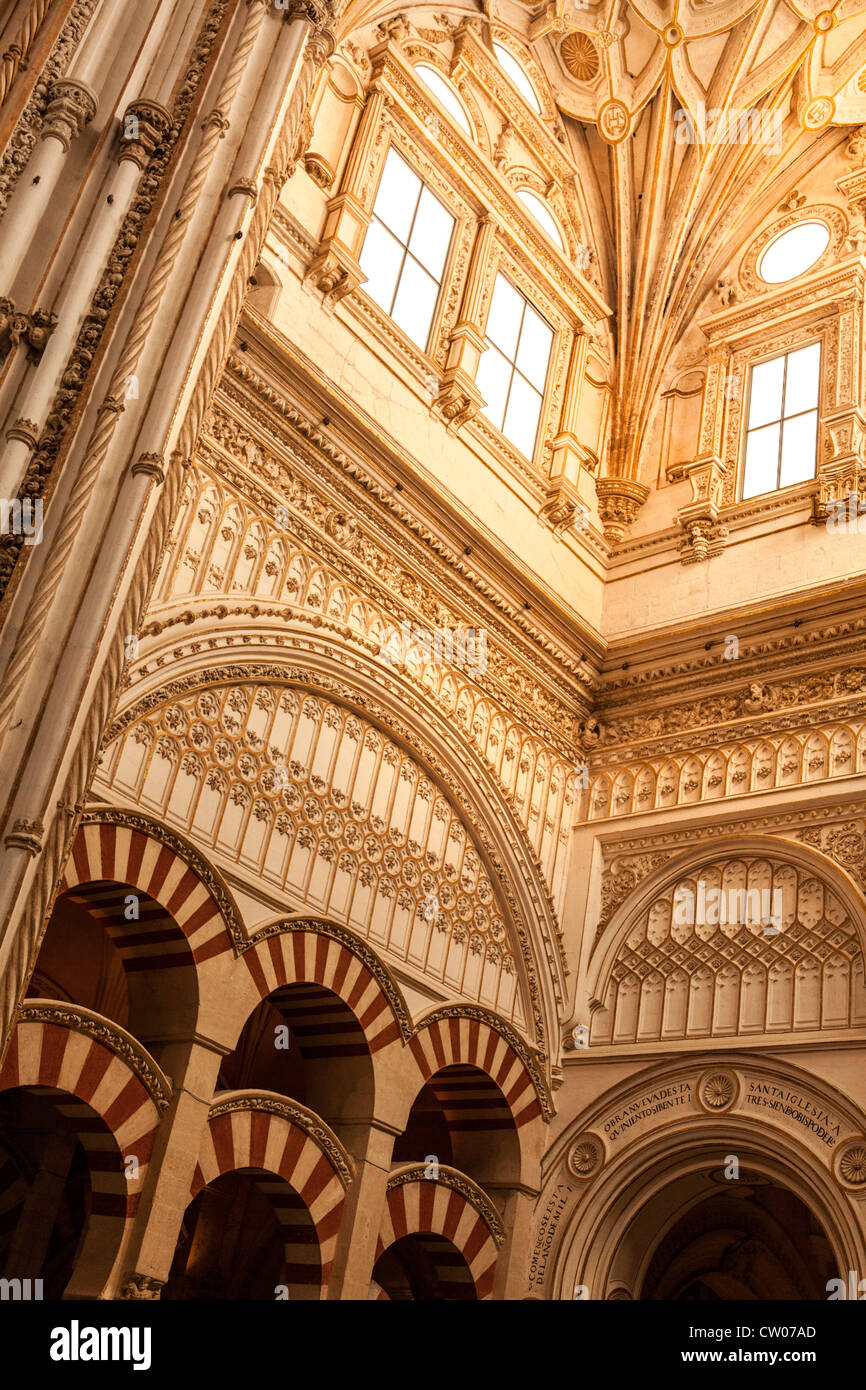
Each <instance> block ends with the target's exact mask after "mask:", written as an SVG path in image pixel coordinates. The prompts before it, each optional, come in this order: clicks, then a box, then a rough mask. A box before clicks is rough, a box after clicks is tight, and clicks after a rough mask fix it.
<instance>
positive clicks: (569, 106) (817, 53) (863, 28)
mask: <svg viewBox="0 0 866 1390" xmlns="http://www.w3.org/2000/svg"><path fill="white" fill-rule="evenodd" d="M461 10H462V17H463V18H464V19H466V18H468V19H469V22H470V23H473V24H475V25H477V26H478V32H479V34H481V35H485V36H486V37H487V38H488V40H489V38H490V37H491V35H492V34H493V33H494V32H495V30H496V29H497V28H499V29H500V31H501V29H503V28H504V29H505V30H507V31H509V32H510V33H511V34H512V35H514V36H515V38H517V39H518V40H520V41H522V43H524V44H526V45H527V48H528V52H529V53H530V54H531V59H532V61H533V62H534V64H535V65H536V70H537V71H543V72H544V75H545V77H546V78H547V80H548V82H549V84H550V89H551V93H552V95H553V98H554V99H555V101H556V104H557V106H558V108H559V112H560V113H561V116H562V122H563V126H564V135H565V141H564V143H565V144H566V147H568V148H570V150H571V152H572V155H573V158H574V164H575V175H576V186H577V188H578V190H579V195H580V200H581V204H582V206H583V207H584V208H585V210H586V220H587V226H586V229H585V235H586V241H587V243H588V244H589V245H590V247H591V249H592V253H593V256H594V262H595V267H597V271H598V276H599V279H600V288H601V290H602V293H603V294H604V297H605V299H606V300H607V302H608V303H609V304H610V305H611V306H612V307H613V309H614V314H613V316H612V319H611V322H610V325H609V329H610V340H609V345H610V356H611V359H612V371H613V376H614V382H615V388H616V389H615V392H614V415H613V419H612V422H611V425H612V429H611V438H610V455H609V463H608V469H609V472H611V473H615V474H619V475H620V476H624V477H635V478H636V477H637V476H638V458H639V457H640V453H641V448H642V445H643V444H644V443H645V440H646V431H647V428H648V425H649V423H650V420H651V416H652V405H653V402H654V400H655V399H656V397H657V393H658V391H659V389H660V387H661V386H662V384H663V380H664V377H665V374H666V373H667V374H668V375H670V372H671V369H672V363H673V360H674V355H675V352H676V349H677V347H678V345H679V344H681V343H682V342H683V340H684V338H685V337H686V335H687V334H688V332H689V329H690V327H691V326H692V325H693V323H694V321H695V319H696V317H697V316H698V315H699V314H705V313H707V312H708V311H710V310H712V309H717V308H718V307H719V303H720V301H719V298H718V297H717V295H718V293H719V291H721V294H722V301H721V302H723V303H729V302H731V301H732V300H733V298H735V297H736V295H737V294H738V292H739V287H738V286H737V285H736V283H733V284H730V283H724V282H723V283H722V284H721V286H720V280H722V277H725V281H727V279H728V277H730V279H731V280H734V281H735V280H736V275H735V273H732V270H731V267H732V264H733V263H734V261H735V258H736V257H738V256H739V255H740V254H742V252H743V250H744V249H745V247H746V246H747V244H748V242H749V241H750V239H751V238H752V237H753V236H754V235H755V233H756V230H757V229H758V228H759V227H760V225H761V224H762V222H766V221H767V219H768V218H770V217H771V216H772V215H773V214H775V215H776V216H779V215H781V213H782V212H783V211H784V209H785V208H786V207H788V206H789V205H791V206H794V205H796V203H797V200H798V199H799V201H800V202H802V201H803V199H804V194H805V197H806V198H807V199H809V200H812V191H813V190H814V187H815V185H816V173H817V171H818V170H819V167H820V166H822V165H824V164H825V163H828V164H830V165H832V173H833V176H834V177H837V178H838V177H839V175H840V174H844V173H845V172H846V169H847V170H849V171H850V170H851V169H852V167H859V166H860V165H861V164H862V163H863V161H864V155H866V140H863V139H862V138H860V137H859V136H857V135H856V130H857V127H858V126H859V124H860V123H861V122H866V12H864V10H863V7H862V0H842V3H840V4H837V5H836V6H835V7H827V5H826V4H825V0H800V2H799V3H796V0H667V3H661V2H657V0H601V3H596V4H592V3H584V2H583V0H577V3H575V0H552V3H549V4H546V5H540V6H539V5H534V6H532V5H523V4H519V3H515V0H484V11H485V16H486V21H487V22H486V23H485V19H484V17H482V15H481V14H480V13H479V10H478V9H476V8H475V7H474V6H472V7H470V6H467V7H465V8H464V7H459V8H457V7H452V8H451V9H450V14H451V15H452V16H453V17H454V18H455V19H459V18H460V17H461V13H460V11H461ZM398 12H400V13H402V14H404V15H405V16H406V17H407V19H408V20H409V21H410V22H411V23H413V24H417V25H423V24H425V23H427V24H429V23H430V15H429V8H428V7H426V6H425V7H420V6H412V5H408V4H404V5H402V6H397V5H394V4H391V5H387V6H383V5H381V4H379V5H371V4H369V3H363V2H362V3H359V4H357V5H350V6H349V7H348V9H347V10H346V11H345V12H344V16H343V21H342V24H341V31H342V33H343V34H344V35H348V34H349V33H350V32H353V31H357V30H358V29H359V28H360V27H364V28H366V27H367V26H370V25H372V24H375V22H376V21H377V20H381V19H382V18H385V17H387V16H390V15H394V14H396V13H398ZM422 14H423V15H424V16H425V18H423V19H422V18H420V17H419V18H417V20H416V18H415V16H416V15H417V16H420V15H422ZM438 18H440V19H441V18H442V17H441V16H439V17H438ZM741 132H742V133H743V134H745V135H746V138H742V134H741ZM852 137H853V138H852ZM846 155H848V156H849V160H853V161H854V163H853V166H852V163H851V162H849V160H846V158H845V156H846ZM824 182H826V178H825V180H824ZM829 188H830V191H831V193H832V194H833V196H834V197H835V198H836V200H837V201H838V202H841V203H842V204H843V205H844V198H842V197H841V196H840V195H839V194H838V193H837V191H836V189H835V188H834V186H833V183H832V181H831V182H830V184H829ZM792 200H793V201H792ZM852 211H853V220H854V221H855V222H856V223H857V224H858V225H859V226H862V215H861V214H860V213H859V210H858V209H857V208H856V207H854V208H853V210H852ZM689 341H690V342H692V343H694V344H696V345H697V348H698V350H700V344H701V342H702V341H703V340H702V338H701V335H699V334H695V333H694V330H693V331H692V334H691V338H690V340H689Z"/></svg>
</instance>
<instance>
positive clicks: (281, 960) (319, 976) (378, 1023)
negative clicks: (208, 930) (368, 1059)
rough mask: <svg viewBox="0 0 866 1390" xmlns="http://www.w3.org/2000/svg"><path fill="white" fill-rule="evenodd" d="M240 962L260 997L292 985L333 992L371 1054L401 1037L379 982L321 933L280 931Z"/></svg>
mask: <svg viewBox="0 0 866 1390" xmlns="http://www.w3.org/2000/svg"><path fill="white" fill-rule="evenodd" d="M243 959H244V961H245V962H246V965H247V968H248V969H249V972H250V974H251V976H252V978H253V981H254V982H255V985H256V988H257V989H258V991H259V994H260V995H261V997H262V998H263V999H264V998H266V997H267V996H268V995H269V994H272V993H273V992H274V990H276V989H280V988H281V987H282V986H284V985H291V984H299V983H305V984H317V985H321V986H322V987H323V988H325V989H329V990H331V992H332V993H333V994H336V995H337V996H338V998H340V999H342V1001H343V1003H344V1004H346V1006H347V1007H348V1008H349V1009H351V1011H352V1013H353V1014H354V1015H355V1017H356V1018H357V1020H358V1023H359V1024H360V1026H361V1028H362V1030H363V1032H364V1037H365V1038H366V1041H367V1046H368V1048H369V1050H370V1053H371V1054H373V1053H376V1052H379V1051H380V1050H381V1049H382V1048H383V1047H387V1046H388V1044H389V1043H392V1042H396V1041H397V1040H398V1039H399V1038H400V1037H401V1033H400V1026H399V1024H398V1022H397V1019H396V1018H395V1016H394V1011H393V1009H392V1008H391V1004H390V1002H389V1000H388V997H387V995H386V994H385V992H384V990H383V989H382V987H381V985H380V984H379V982H378V981H377V980H376V978H375V977H374V976H373V975H372V974H371V973H370V971H369V970H368V969H367V967H366V965H365V964H364V962H363V961H362V960H361V959H360V958H359V957H358V956H357V955H355V954H354V952H353V951H350V950H349V948H348V947H347V946H344V945H343V943H342V942H341V941H337V940H336V939H335V938H334V937H331V936H328V935H327V934H326V933H324V932H316V931H284V932H280V933H279V934H277V935H274V936H269V937H266V938H265V939H264V940H263V941H260V942H258V943H257V945H256V946H255V947H254V948H253V949H252V950H249V951H245V952H244V956H243Z"/></svg>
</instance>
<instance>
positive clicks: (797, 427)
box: [743, 343, 821, 499]
mask: <svg viewBox="0 0 866 1390" xmlns="http://www.w3.org/2000/svg"><path fill="white" fill-rule="evenodd" d="M820 379H821V344H820V343H810V344H809V346H808V347H803V348H797V350H796V352H786V353H784V354H783V356H781V357H773V358H771V359H770V361H769V362H757V363H756V364H755V365H754V366H753V367H752V370H751V373H750V376H749V409H748V414H747V417H746V464H745V469H744V472H743V498H744V499H745V498H747V497H757V496H759V494H760V493H763V492H775V491H776V490H777V489H778V488H783V487H790V486H791V485H792V484H793V483H802V482H805V481H806V479H807V478H814V476H815V461H816V454H817V444H818V386H819V383H820Z"/></svg>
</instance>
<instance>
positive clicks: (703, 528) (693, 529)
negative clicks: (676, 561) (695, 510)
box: [679, 516, 728, 565]
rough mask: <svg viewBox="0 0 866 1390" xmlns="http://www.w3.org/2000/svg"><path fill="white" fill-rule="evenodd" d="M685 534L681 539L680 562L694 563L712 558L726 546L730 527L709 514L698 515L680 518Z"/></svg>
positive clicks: (685, 563)
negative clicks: (684, 518) (686, 518)
mask: <svg viewBox="0 0 866 1390" xmlns="http://www.w3.org/2000/svg"><path fill="white" fill-rule="evenodd" d="M680 525H681V526H682V528H683V530H684V532H685V536H684V537H683V539H682V540H681V541H680V545H679V552H680V562H681V564H683V565H693V564H696V563H700V562H701V561H703V560H711V559H712V557H713V556H714V555H718V554H719V552H720V551H721V550H724V548H725V541H726V540H727V537H728V528H727V526H723V525H722V524H721V522H719V521H716V520H714V519H713V518H712V517H709V516H697V517H692V518H689V519H688V520H685V521H683V520H682V519H681V520H680Z"/></svg>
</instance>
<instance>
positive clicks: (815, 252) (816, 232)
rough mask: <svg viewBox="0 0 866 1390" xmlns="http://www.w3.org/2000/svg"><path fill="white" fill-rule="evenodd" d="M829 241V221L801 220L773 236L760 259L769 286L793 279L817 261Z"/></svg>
mask: <svg viewBox="0 0 866 1390" xmlns="http://www.w3.org/2000/svg"><path fill="white" fill-rule="evenodd" d="M829 240H830V228H829V227H828V226H827V224H826V223H825V222H799V223H798V224H797V226H796V227H789V228H788V230H787V231H786V232H780V234H779V235H778V236H777V237H774V238H773V240H772V241H771V242H770V244H769V246H768V247H767V249H766V251H765V252H764V254H763V255H762V256H761V259H760V260H759V261H758V274H759V275H760V277H761V279H762V280H766V282H767V284H768V285H782V284H784V282H785V281H786V280H793V279H794V278H795V277H796V276H797V275H802V274H803V272H804V271H806V270H808V269H809V267H810V266H812V265H814V264H815V262H816V261H817V260H818V259H819V258H820V257H821V256H822V255H823V254H824V252H825V251H826V249H827V244H828V242H829Z"/></svg>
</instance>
